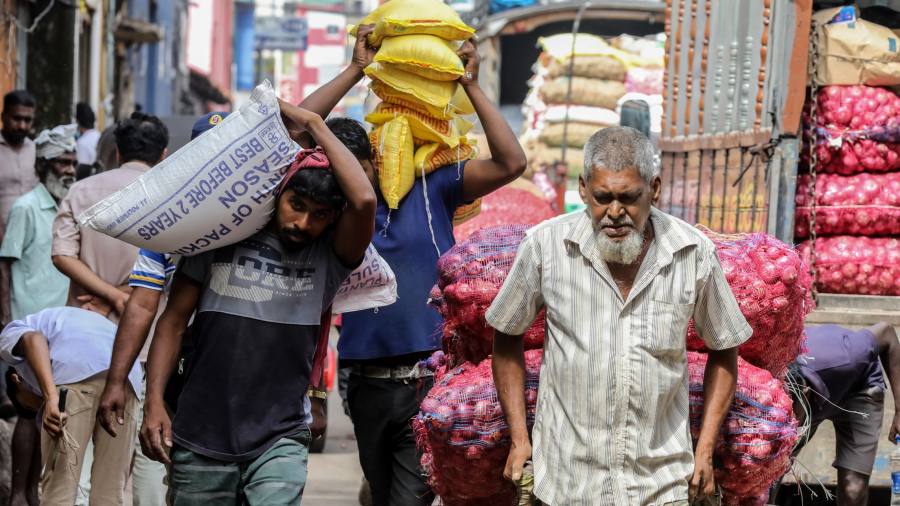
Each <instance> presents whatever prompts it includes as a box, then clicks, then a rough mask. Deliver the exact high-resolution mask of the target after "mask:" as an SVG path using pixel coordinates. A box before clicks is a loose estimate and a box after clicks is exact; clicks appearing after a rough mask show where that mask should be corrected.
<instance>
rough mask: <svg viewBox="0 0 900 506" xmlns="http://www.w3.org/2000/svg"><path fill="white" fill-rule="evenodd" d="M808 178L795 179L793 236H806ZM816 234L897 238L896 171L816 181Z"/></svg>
mask: <svg viewBox="0 0 900 506" xmlns="http://www.w3.org/2000/svg"><path fill="white" fill-rule="evenodd" d="M809 185H810V182H809V176H801V177H800V178H798V180H797V196H796V198H795V203H796V204H797V215H796V217H797V219H796V225H795V229H794V234H795V235H796V236H797V237H799V238H805V237H809V232H810V230H809V225H810V215H811V213H812V206H811V204H812V202H811V201H810V198H809ZM815 204H816V233H817V234H819V235H843V234H849V235H864V236H870V237H871V236H897V235H900V172H891V173H887V174H865V173H864V174H857V175H854V176H840V175H837V174H820V175H819V176H818V177H817V178H816V202H815Z"/></svg>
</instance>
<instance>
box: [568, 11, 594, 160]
mask: <svg viewBox="0 0 900 506" xmlns="http://www.w3.org/2000/svg"><path fill="white" fill-rule="evenodd" d="M590 5H591V2H590V0H587V1H585V2H584V3H583V4H581V7H579V8H578V13H576V14H575V22H574V23H572V53H571V54H570V55H569V71H568V78H569V82H568V87H567V88H566V115H565V117H564V119H563V137H562V153H561V157H562V163H563V164H564V165H566V166H568V158H566V154H567V153H566V151H567V150H568V147H569V105H570V103H571V102H572V80H573V77H572V72H574V70H575V41H576V39H577V38H578V30H579V28H581V17H582V16H583V15H584V11H586V10H587V8H588V7H590Z"/></svg>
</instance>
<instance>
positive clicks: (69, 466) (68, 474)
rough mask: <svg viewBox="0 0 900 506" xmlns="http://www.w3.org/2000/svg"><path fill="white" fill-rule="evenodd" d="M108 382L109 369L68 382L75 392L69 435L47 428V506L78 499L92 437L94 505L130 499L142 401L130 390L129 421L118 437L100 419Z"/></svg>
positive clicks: (69, 412)
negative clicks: (54, 434)
mask: <svg viewBox="0 0 900 506" xmlns="http://www.w3.org/2000/svg"><path fill="white" fill-rule="evenodd" d="M105 383H106V373H103V374H99V375H97V376H94V377H92V378H89V379H87V380H84V381H82V382H79V383H72V384H69V385H62V386H65V387H66V388H67V389H68V390H69V394H68V397H67V400H66V413H67V416H68V420H67V421H66V424H65V428H64V431H63V434H62V435H61V436H60V437H59V438H52V437H50V434H48V433H47V432H46V431H44V430H41V458H42V461H43V463H44V473H43V475H42V477H41V488H42V490H43V494H42V500H41V504H42V505H60V506H63V505H64V506H71V505H72V504H74V503H75V495H76V491H77V488H78V479H79V477H80V475H81V469H82V466H83V465H84V460H85V459H84V457H85V453H86V451H87V448H88V443H89V442H90V441H93V443H94V455H93V456H94V464H93V466H92V468H91V483H92V486H91V497H90V504H91V505H92V506H104V505H120V504H122V503H123V502H124V500H125V484H126V482H127V481H128V475H129V474H130V472H131V454H132V452H133V451H134V437H135V436H134V435H135V433H136V432H137V417H136V415H137V411H138V399H137V397H136V396H135V395H134V393H133V392H131V391H129V392H128V394H127V395H128V397H127V400H126V405H125V425H123V426H122V427H121V428H120V429H119V436H118V437H112V436H110V435H109V434H107V433H106V431H105V430H103V428H102V427H101V426H100V424H99V423H97V411H98V409H99V407H100V394H101V393H102V392H103V387H104V385H105Z"/></svg>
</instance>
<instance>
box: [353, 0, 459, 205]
mask: <svg viewBox="0 0 900 506" xmlns="http://www.w3.org/2000/svg"><path fill="white" fill-rule="evenodd" d="M423 13H427V14H428V16H427V17H428V19H422V18H423V15H422V14H423ZM360 25H374V30H373V32H372V33H371V34H370V35H369V39H368V41H369V44H370V45H372V46H373V47H376V48H378V51H377V53H376V54H375V58H374V61H373V63H372V64H371V65H369V66H368V67H367V68H366V69H365V73H366V75H367V76H368V77H369V78H371V79H372V84H371V88H372V92H373V93H374V94H375V95H377V96H378V98H380V99H381V103H379V104H378V106H377V107H376V108H375V109H374V110H373V111H371V112H370V113H369V114H368V115H367V116H366V121H367V122H369V123H371V124H372V130H371V133H370V139H371V141H372V147H373V150H374V152H375V162H376V168H377V171H378V180H379V185H380V187H381V193H382V195H383V196H384V198H385V200H386V201H387V203H388V206H389V207H390V208H391V209H396V208H397V207H398V206H399V205H400V201H401V200H402V199H403V197H405V196H406V194H407V193H409V191H410V190H411V189H412V187H413V183H414V182H415V178H416V177H423V176H424V175H426V174H429V173H431V172H432V171H434V170H436V169H438V168H440V167H444V166H454V167H458V165H459V164H460V163H461V162H462V161H465V160H468V159H470V158H472V157H473V156H474V155H475V143H474V141H471V140H470V139H468V138H467V137H466V133H468V132H469V130H471V128H472V123H470V122H469V121H467V120H465V119H464V118H463V116H464V115H467V114H472V113H474V110H473V108H472V105H471V103H470V102H469V100H468V97H467V96H466V95H465V92H464V90H463V89H462V88H461V87H460V86H459V83H458V80H459V78H460V77H462V76H463V75H464V73H465V67H464V63H463V61H462V60H461V59H460V57H459V56H458V55H457V51H459V49H460V47H461V46H462V44H463V43H464V42H465V41H466V40H468V39H469V38H471V37H472V35H474V33H475V30H474V29H473V28H471V27H469V26H467V25H466V24H465V23H463V21H462V20H461V19H460V17H459V15H458V14H457V13H456V12H455V11H454V10H453V9H451V8H450V7H449V6H447V5H446V4H444V3H443V2H441V1H440V0H390V1H389V2H386V3H385V4H383V5H381V6H380V7H379V8H377V9H376V10H374V11H372V13H371V14H369V15H368V16H366V17H365V18H364V19H363V20H362V21H361V22H360ZM351 33H352V34H355V33H356V28H354V29H352V30H351ZM471 209H472V208H469V209H461V210H460V211H459V212H458V213H457V218H462V217H464V216H465V215H466V213H467V212H470V211H471Z"/></svg>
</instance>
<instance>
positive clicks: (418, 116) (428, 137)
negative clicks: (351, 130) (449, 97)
mask: <svg viewBox="0 0 900 506" xmlns="http://www.w3.org/2000/svg"><path fill="white" fill-rule="evenodd" d="M401 116H402V117H405V118H406V120H407V121H408V122H409V129H410V131H411V132H412V136H413V138H414V139H415V140H416V141H431V142H440V143H444V144H446V145H448V146H451V147H456V145H457V144H459V132H458V131H457V128H456V121H455V120H441V119H436V118H432V117H431V116H428V115H427V114H425V113H423V112H421V111H417V110H415V109H407V108H406V107H403V106H402V105H395V104H388V103H386V102H382V103H380V104H378V107H376V108H375V110H374V111H372V112H370V113H369V114H368V115H366V121H368V122H369V123H372V124H373V125H382V124H384V123H387V122H388V121H391V120H392V119H394V118H397V117H401Z"/></svg>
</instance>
